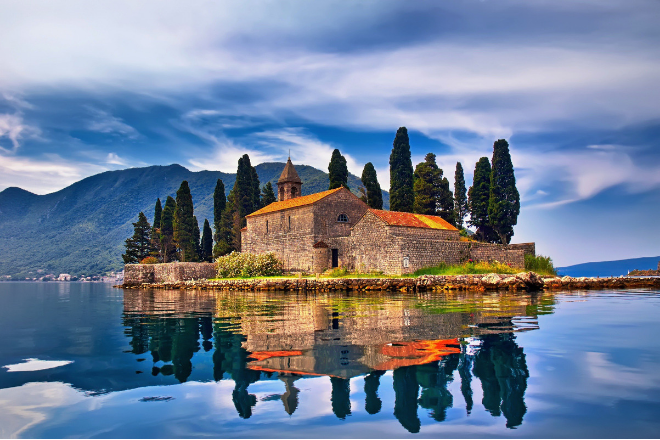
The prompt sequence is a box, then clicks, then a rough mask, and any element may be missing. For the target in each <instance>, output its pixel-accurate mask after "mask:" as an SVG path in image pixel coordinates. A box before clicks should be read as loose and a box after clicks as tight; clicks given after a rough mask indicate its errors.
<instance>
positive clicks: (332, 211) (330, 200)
mask: <svg viewBox="0 0 660 440" xmlns="http://www.w3.org/2000/svg"><path fill="white" fill-rule="evenodd" d="M367 209H368V206H367V204H366V203H364V202H363V201H362V200H360V199H358V198H357V197H356V196H355V195H354V194H353V193H351V192H350V191H349V190H347V189H343V190H341V191H337V192H336V193H334V194H331V195H329V196H327V197H325V198H324V199H322V200H320V201H319V202H317V203H316V204H314V235H315V237H316V241H317V242H318V241H325V240H326V239H328V238H331V237H348V236H349V235H351V228H352V227H353V226H354V225H355V224H356V223H357V222H358V221H359V220H360V218H362V216H363V215H364V213H365V212H367ZM340 214H346V216H347V217H348V222H346V223H343V222H338V221H337V218H338V217H339V215H340Z"/></svg>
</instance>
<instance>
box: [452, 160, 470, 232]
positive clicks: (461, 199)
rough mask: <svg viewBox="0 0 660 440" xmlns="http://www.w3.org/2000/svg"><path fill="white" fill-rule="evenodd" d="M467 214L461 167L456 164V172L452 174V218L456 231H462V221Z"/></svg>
mask: <svg viewBox="0 0 660 440" xmlns="http://www.w3.org/2000/svg"><path fill="white" fill-rule="evenodd" d="M467 212H468V206H467V191H466V189H465V176H464V175H463V165H461V163H460V162H456V172H455V173H454V214H455V215H454V217H455V219H456V227H457V228H458V229H463V219H464V218H465V216H466V215H467Z"/></svg>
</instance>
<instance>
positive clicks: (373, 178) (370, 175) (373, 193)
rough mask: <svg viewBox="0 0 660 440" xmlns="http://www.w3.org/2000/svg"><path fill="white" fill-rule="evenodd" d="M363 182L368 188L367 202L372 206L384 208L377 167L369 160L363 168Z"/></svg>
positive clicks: (366, 188)
mask: <svg viewBox="0 0 660 440" xmlns="http://www.w3.org/2000/svg"><path fill="white" fill-rule="evenodd" d="M362 184H363V185H364V188H365V190H366V197H367V200H366V201H367V204H368V205H369V207H370V208H374V209H383V192H382V190H381V189H380V183H378V176H377V175H376V168H374V164H372V163H371V162H367V163H366V165H365V166H364V169H363V170H362Z"/></svg>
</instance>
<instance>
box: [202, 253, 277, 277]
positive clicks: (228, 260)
mask: <svg viewBox="0 0 660 440" xmlns="http://www.w3.org/2000/svg"><path fill="white" fill-rule="evenodd" d="M215 262H216V264H217V266H218V278H252V277H268V276H275V275H282V267H283V265H282V262H281V261H279V260H278V259H277V257H276V256H275V254H273V253H272V252H269V253H267V254H258V255H257V254H249V253H245V252H232V253H231V254H229V255H224V256H222V257H219V258H218V259H217V260H215Z"/></svg>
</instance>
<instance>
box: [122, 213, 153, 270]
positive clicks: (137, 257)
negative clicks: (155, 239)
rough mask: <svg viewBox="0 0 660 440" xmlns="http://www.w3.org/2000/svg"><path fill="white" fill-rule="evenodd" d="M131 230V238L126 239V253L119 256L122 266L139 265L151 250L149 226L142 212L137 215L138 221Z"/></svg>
mask: <svg viewBox="0 0 660 440" xmlns="http://www.w3.org/2000/svg"><path fill="white" fill-rule="evenodd" d="M133 228H134V229H133V236H132V237H130V238H127V239H126V243H125V246H126V253H125V254H123V255H122V256H121V257H122V259H123V260H124V264H132V263H139V262H140V261H141V260H142V259H143V258H146V257H148V256H149V255H150V253H151V251H152V250H153V247H152V244H151V238H150V234H151V225H150V224H149V221H148V220H147V216H146V215H144V213H143V212H140V214H138V221H137V222H135V223H133Z"/></svg>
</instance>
